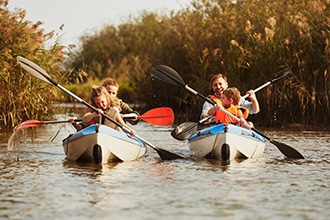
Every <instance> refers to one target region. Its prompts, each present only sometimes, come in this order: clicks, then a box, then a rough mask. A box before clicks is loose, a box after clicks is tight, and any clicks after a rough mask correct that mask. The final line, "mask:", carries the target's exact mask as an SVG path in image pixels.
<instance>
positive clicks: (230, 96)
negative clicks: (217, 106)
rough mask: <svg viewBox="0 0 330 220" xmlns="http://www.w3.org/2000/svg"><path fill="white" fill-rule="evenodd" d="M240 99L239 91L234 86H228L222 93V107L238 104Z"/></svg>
mask: <svg viewBox="0 0 330 220" xmlns="http://www.w3.org/2000/svg"><path fill="white" fill-rule="evenodd" d="M240 99H241V93H240V91H239V90H238V89H237V88H236V87H229V88H227V89H225V91H223V93H222V104H223V106H224V107H229V106H230V105H231V104H233V105H238V102H239V100H240Z"/></svg>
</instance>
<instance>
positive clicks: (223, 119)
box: [215, 105, 249, 124]
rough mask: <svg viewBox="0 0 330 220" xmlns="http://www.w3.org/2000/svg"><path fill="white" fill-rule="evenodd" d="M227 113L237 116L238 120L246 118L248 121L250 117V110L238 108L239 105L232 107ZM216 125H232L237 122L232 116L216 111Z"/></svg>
mask: <svg viewBox="0 0 330 220" xmlns="http://www.w3.org/2000/svg"><path fill="white" fill-rule="evenodd" d="M225 110H226V111H228V112H230V113H231V114H233V115H235V116H236V117H237V118H240V117H242V116H243V117H244V119H247V117H248V116H249V110H248V109H247V108H245V107H242V106H238V105H231V106H230V107H229V108H227V109H225ZM215 123H216V124H218V123H232V124H236V123H237V121H236V120H235V119H234V118H232V117H231V116H229V115H227V114H226V113H224V112H223V111H221V110H216V111H215Z"/></svg>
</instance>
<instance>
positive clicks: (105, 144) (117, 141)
mask: <svg viewBox="0 0 330 220" xmlns="http://www.w3.org/2000/svg"><path fill="white" fill-rule="evenodd" d="M62 145H63V149H64V153H65V154H66V158H67V160H70V161H82V162H92V163H96V164H100V163H102V164H104V163H109V162H112V161H132V160H136V159H138V158H140V157H142V156H144V155H145V153H146V151H147V148H146V146H145V144H144V143H143V142H142V141H141V140H139V139H138V138H136V137H134V136H131V135H128V134H125V133H123V132H120V131H117V130H115V129H112V128H110V127H108V126H106V125H102V124H94V125H90V126H88V127H86V128H84V129H82V130H80V131H78V132H76V133H74V134H72V135H70V136H68V137H67V138H65V139H64V140H63V143H62Z"/></svg>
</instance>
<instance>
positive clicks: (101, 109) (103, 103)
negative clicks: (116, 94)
mask: <svg viewBox="0 0 330 220" xmlns="http://www.w3.org/2000/svg"><path fill="white" fill-rule="evenodd" d="M90 101H91V104H92V106H94V107H96V108H97V112H95V111H89V112H87V113H86V114H85V115H84V116H83V117H82V122H83V125H85V126H88V125H91V124H95V123H100V124H104V125H107V126H109V127H111V128H113V129H116V130H119V131H123V130H122V129H121V127H119V126H117V125H116V124H115V123H113V122H112V121H110V120H108V119H106V118H105V117H102V115H101V113H103V114H105V115H107V116H108V117H110V118H111V119H113V121H116V122H117V123H119V124H120V125H121V126H122V127H125V128H127V129H128V130H130V131H131V134H132V135H135V134H136V132H135V131H134V130H132V129H130V128H129V127H128V126H127V125H126V124H125V122H124V120H123V119H122V117H121V116H120V113H119V109H118V107H119V106H117V105H116V102H115V100H114V98H113V97H112V96H110V95H109V93H108V91H107V90H106V88H105V87H104V86H92V93H91V99H90ZM72 124H73V126H74V127H75V128H76V129H77V130H80V129H81V128H82V127H83V126H81V128H79V127H78V126H79V125H78V126H77V124H74V122H72Z"/></svg>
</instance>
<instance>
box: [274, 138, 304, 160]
mask: <svg viewBox="0 0 330 220" xmlns="http://www.w3.org/2000/svg"><path fill="white" fill-rule="evenodd" d="M270 143H272V144H274V145H275V146H276V147H277V148H278V149H279V150H280V151H281V152H282V153H283V154H284V155H285V156H286V157H287V158H293V159H305V157H304V156H303V155H302V154H301V153H299V152H298V151H297V150H296V149H294V148H292V147H290V146H288V145H286V144H283V143H280V142H278V141H274V140H270Z"/></svg>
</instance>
